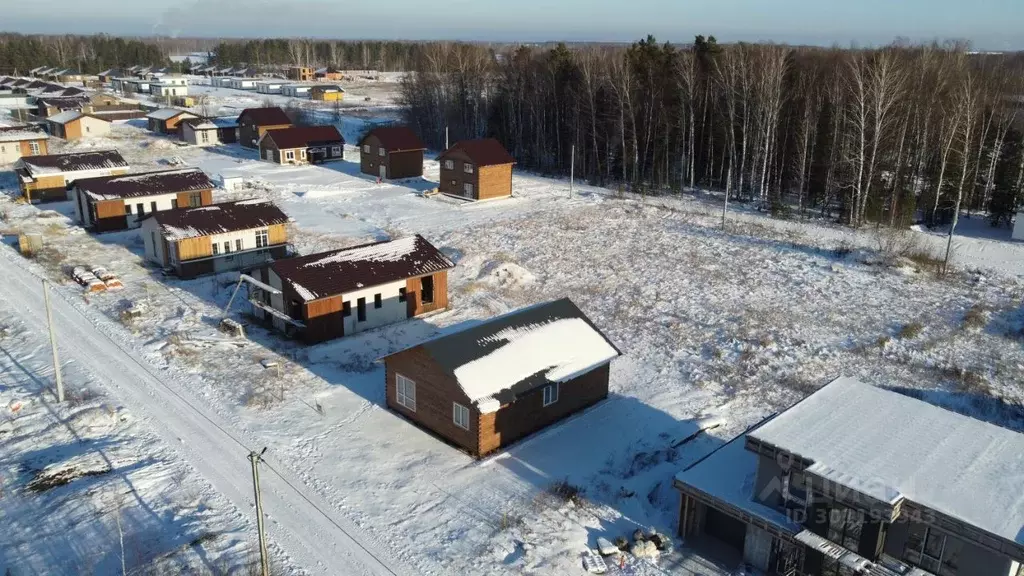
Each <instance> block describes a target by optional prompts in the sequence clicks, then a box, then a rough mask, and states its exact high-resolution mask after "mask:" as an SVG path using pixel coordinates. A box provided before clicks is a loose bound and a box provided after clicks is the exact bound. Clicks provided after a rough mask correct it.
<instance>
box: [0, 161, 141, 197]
mask: <svg viewBox="0 0 1024 576" xmlns="http://www.w3.org/2000/svg"><path fill="white" fill-rule="evenodd" d="M14 171H15V173H17V175H18V181H19V182H18V184H19V186H20V188H21V195H22V197H24V198H25V200H27V201H29V202H46V201H61V200H67V199H68V185H69V184H72V183H74V181H75V180H78V179H79V178H93V177H96V176H111V175H113V174H124V173H125V172H127V171H128V162H127V161H125V159H124V158H122V157H121V154H120V153H118V151H117V150H96V151H88V152H71V153H68V154H49V155H45V156H30V157H26V158H22V159H21V160H18V163H17V164H15V165H14Z"/></svg>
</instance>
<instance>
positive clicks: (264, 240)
mask: <svg viewBox="0 0 1024 576" xmlns="http://www.w3.org/2000/svg"><path fill="white" fill-rule="evenodd" d="M264 246H270V236H269V234H268V233H267V231H266V230H257V231H256V247H257V248H263V247H264Z"/></svg>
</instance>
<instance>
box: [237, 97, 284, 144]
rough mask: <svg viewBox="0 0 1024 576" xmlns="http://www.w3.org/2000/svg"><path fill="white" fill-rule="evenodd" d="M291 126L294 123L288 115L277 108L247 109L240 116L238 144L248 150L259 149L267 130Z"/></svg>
mask: <svg viewBox="0 0 1024 576" xmlns="http://www.w3.org/2000/svg"><path fill="white" fill-rule="evenodd" d="M291 126H292V121H291V120H289V119H288V115H287V114H285V113H284V110H281V109H280V108H278V107H276V106H273V107H268V108H246V109H245V110H242V113H241V114H239V115H238V143H239V144H241V145H242V146H245V147H246V148H259V145H260V139H261V138H263V135H264V134H266V132H267V130H278V129H281V128H291Z"/></svg>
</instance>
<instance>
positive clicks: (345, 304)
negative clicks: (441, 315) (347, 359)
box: [250, 235, 455, 343]
mask: <svg viewBox="0 0 1024 576" xmlns="http://www.w3.org/2000/svg"><path fill="white" fill-rule="evenodd" d="M454 266H455V265H454V264H453V263H452V261H451V260H449V259H448V258H447V257H446V256H445V255H444V254H442V253H441V252H440V251H439V250H438V249H437V248H435V247H434V246H433V245H432V244H431V243H430V242H427V241H426V240H424V239H423V237H421V236H419V235H417V236H410V237H407V238H401V239H398V240H392V241H389V242H375V243H372V244H364V245H361V246H354V247H351V248H343V249H341V250H332V251H330V252H322V253H320V254H311V255H308V256H299V257H296V258H288V259H285V260H278V261H276V262H274V263H272V264H270V265H269V266H267V267H265V268H263V269H262V270H260V271H258V272H257V273H256V275H257V279H259V280H261V281H262V282H264V283H266V284H268V285H270V286H272V287H273V288H276V289H277V290H280V291H281V293H280V294H269V293H267V292H265V291H262V290H256V291H254V293H252V294H250V302H252V305H253V314H254V315H255V316H256V317H257V318H260V319H263V320H265V321H266V322H267V323H268V324H270V325H271V326H273V327H274V328H276V329H278V330H280V331H282V332H285V333H286V334H289V335H294V336H298V337H301V338H302V339H303V340H304V341H306V342H308V343H314V342H323V341H325V340H330V339H332V338H340V337H342V336H346V335H350V334H355V333H357V332H362V331H364V330H369V329H372V328H377V327H379V326H384V325H387V324H393V323H396V322H401V321H403V320H405V319H407V318H413V317H415V316H420V315H422V314H426V313H428V312H433V311H436V310H444V309H446V308H447V307H448V271H449V270H451V269H452V268H453V267H454Z"/></svg>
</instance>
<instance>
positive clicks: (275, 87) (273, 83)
mask: <svg viewBox="0 0 1024 576" xmlns="http://www.w3.org/2000/svg"><path fill="white" fill-rule="evenodd" d="M284 85H285V82H282V81H278V80H260V81H259V82H256V91H257V92H259V93H260V94H280V93H281V87H282V86H284Z"/></svg>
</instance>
